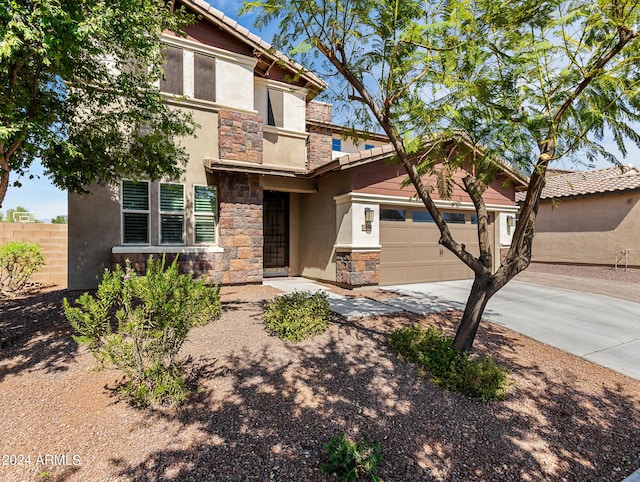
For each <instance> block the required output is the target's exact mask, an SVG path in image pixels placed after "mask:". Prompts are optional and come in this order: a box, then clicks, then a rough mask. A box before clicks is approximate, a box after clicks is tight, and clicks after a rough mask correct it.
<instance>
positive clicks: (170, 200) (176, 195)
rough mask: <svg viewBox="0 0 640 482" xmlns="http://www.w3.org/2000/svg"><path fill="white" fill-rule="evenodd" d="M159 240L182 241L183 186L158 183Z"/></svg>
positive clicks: (165, 241) (179, 242)
mask: <svg viewBox="0 0 640 482" xmlns="http://www.w3.org/2000/svg"><path fill="white" fill-rule="evenodd" d="M160 242H161V243H162V244H182V243H184V186H183V185H182V184H164V183H161V184H160Z"/></svg>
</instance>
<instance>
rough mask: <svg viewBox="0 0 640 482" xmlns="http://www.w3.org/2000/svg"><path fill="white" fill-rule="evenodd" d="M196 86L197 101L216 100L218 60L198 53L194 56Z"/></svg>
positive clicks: (194, 88)
mask: <svg viewBox="0 0 640 482" xmlns="http://www.w3.org/2000/svg"><path fill="white" fill-rule="evenodd" d="M193 62H194V78H193V82H194V86H193V90H194V92H193V94H194V96H195V98H196V99H202V100H208V101H210V102H215V100H216V82H215V74H216V59H215V58H213V57H209V56H208V55H202V54H200V53H198V52H196V53H195V55H194V60H193Z"/></svg>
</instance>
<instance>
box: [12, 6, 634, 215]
mask: <svg viewBox="0 0 640 482" xmlns="http://www.w3.org/2000/svg"><path fill="white" fill-rule="evenodd" d="M208 2H209V3H210V4H211V5H213V6H214V7H215V8H217V9H218V10H221V11H222V12H224V14H225V15H227V16H228V17H230V18H233V19H234V20H236V21H237V22H238V23H239V24H241V25H242V26H244V27H246V28H248V29H249V30H251V31H252V32H254V33H255V34H257V35H259V36H260V37H262V38H263V39H264V40H265V41H267V42H269V43H270V42H271V40H272V38H273V34H274V32H275V30H276V26H275V25H270V26H267V27H266V28H264V29H256V28H255V27H254V26H253V22H254V19H255V15H244V16H242V17H239V16H238V10H239V9H240V7H241V5H242V1H236V0H208ZM604 144H605V146H607V147H609V148H610V149H611V150H612V152H614V153H616V154H617V149H616V148H615V144H614V143H613V141H610V142H605V143H604ZM633 147H634V146H629V154H628V156H627V158H626V160H625V161H624V162H625V163H627V164H634V165H635V166H638V165H640V149H637V148H633ZM620 158H621V157H620ZM610 165H611V164H609V163H608V162H606V161H601V162H599V163H598V164H597V165H596V167H597V168H602V167H609V166H610ZM553 167H554V168H557V169H580V167H579V166H575V165H573V164H570V163H567V162H564V163H563V162H562V161H561V162H560V163H556V164H554V165H553ZM29 174H30V175H33V176H34V178H33V179H29V178H28V177H29V175H27V176H25V177H22V178H17V180H19V181H20V182H21V183H22V187H20V188H17V187H13V186H11V185H10V186H9V189H8V191H7V195H6V196H5V199H4V202H3V203H2V208H1V209H0V210H1V211H3V212H6V211H7V210H8V209H11V208H16V207H18V206H22V207H25V208H27V209H28V210H29V211H30V212H33V213H35V215H36V217H37V219H40V220H48V219H51V218H54V217H56V216H58V215H66V214H67V193H66V191H62V190H60V189H58V188H57V187H55V186H54V185H53V184H52V183H51V181H50V180H49V179H48V178H47V177H46V176H44V174H43V172H42V166H40V165H36V166H33V167H32V169H31V171H30V173H29ZM15 180H16V178H15V177H12V179H11V183H12V182H13V181H15Z"/></svg>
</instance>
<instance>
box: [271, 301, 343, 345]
mask: <svg viewBox="0 0 640 482" xmlns="http://www.w3.org/2000/svg"><path fill="white" fill-rule="evenodd" d="M330 315H331V310H330V308H329V299H328V297H327V294H326V293H324V292H321V291H318V292H316V293H313V294H311V293H309V292H305V291H294V292H293V293H290V294H286V295H282V296H278V297H277V298H275V299H273V300H272V301H270V302H269V303H268V304H267V306H266V308H265V310H264V316H263V318H264V322H265V325H266V327H267V330H268V331H269V333H271V334H272V335H276V336H278V337H280V338H282V339H284V340H289V341H292V342H294V343H296V342H298V341H301V340H304V339H306V338H309V337H311V336H313V335H316V334H318V333H322V332H323V331H325V330H326V329H327V328H328V327H329V317H330Z"/></svg>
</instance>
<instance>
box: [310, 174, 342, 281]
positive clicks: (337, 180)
mask: <svg viewBox="0 0 640 482" xmlns="http://www.w3.org/2000/svg"><path fill="white" fill-rule="evenodd" d="M351 181H352V180H351V173H350V172H341V173H334V174H330V175H328V176H324V177H322V178H320V179H319V180H318V192H315V193H313V194H302V195H301V212H302V213H304V215H303V216H302V219H301V221H300V274H301V275H302V276H306V277H308V278H314V279H322V280H327V281H333V282H335V280H336V259H335V248H334V243H335V240H336V236H337V226H336V203H335V201H334V199H333V198H334V197H335V196H338V195H340V194H345V193H347V192H349V191H350V190H351Z"/></svg>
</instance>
